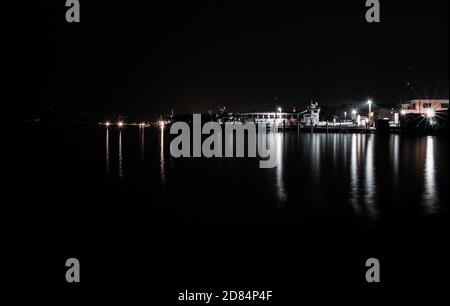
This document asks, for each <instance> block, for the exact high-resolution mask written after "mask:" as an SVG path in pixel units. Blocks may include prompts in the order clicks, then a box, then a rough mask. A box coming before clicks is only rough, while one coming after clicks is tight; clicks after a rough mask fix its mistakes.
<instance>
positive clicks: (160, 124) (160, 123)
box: [158, 120, 166, 127]
mask: <svg viewBox="0 0 450 306" xmlns="http://www.w3.org/2000/svg"><path fill="white" fill-rule="evenodd" d="M158 124H159V126H160V127H164V125H165V124H166V123H165V122H164V120H159V121H158Z"/></svg>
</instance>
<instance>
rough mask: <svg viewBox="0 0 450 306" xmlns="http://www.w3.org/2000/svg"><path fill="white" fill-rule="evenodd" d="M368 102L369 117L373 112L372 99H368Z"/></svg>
mask: <svg viewBox="0 0 450 306" xmlns="http://www.w3.org/2000/svg"><path fill="white" fill-rule="evenodd" d="M367 104H369V117H370V114H371V113H372V100H367Z"/></svg>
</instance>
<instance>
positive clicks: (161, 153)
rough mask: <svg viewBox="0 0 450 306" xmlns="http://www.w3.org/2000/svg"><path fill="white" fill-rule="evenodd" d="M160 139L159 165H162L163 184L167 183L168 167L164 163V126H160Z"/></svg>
mask: <svg viewBox="0 0 450 306" xmlns="http://www.w3.org/2000/svg"><path fill="white" fill-rule="evenodd" d="M159 129H160V132H159V134H160V139H159V146H160V150H159V165H160V170H159V172H160V176H161V183H163V184H165V183H166V166H165V162H164V125H161V126H160V128H159Z"/></svg>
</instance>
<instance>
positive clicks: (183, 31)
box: [2, 1, 448, 303]
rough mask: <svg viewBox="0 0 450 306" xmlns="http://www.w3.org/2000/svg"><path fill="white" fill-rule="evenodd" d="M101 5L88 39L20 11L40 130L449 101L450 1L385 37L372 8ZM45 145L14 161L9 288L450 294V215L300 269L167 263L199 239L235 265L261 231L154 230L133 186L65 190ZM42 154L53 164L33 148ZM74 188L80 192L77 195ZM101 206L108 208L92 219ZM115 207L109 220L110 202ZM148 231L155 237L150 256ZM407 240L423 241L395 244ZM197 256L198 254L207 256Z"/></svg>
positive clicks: (348, 246)
mask: <svg viewBox="0 0 450 306" xmlns="http://www.w3.org/2000/svg"><path fill="white" fill-rule="evenodd" d="M92 2H93V1H90V2H88V1H81V23H79V24H75V23H73V24H69V23H67V22H66V21H65V10H66V8H65V7H64V1H60V3H59V4H58V3H56V2H48V3H47V2H46V3H41V4H36V3H34V4H33V5H30V6H27V5H23V7H21V8H20V9H17V10H14V19H13V20H11V21H8V23H9V24H8V28H6V30H7V32H8V35H10V36H11V38H12V39H13V40H12V46H13V48H12V50H13V53H15V54H14V57H11V58H10V59H9V60H10V64H13V66H14V68H15V69H14V72H13V73H12V74H11V75H10V78H11V79H13V81H14V82H15V83H16V85H18V89H17V90H15V91H14V94H13V95H12V97H11V98H10V99H11V100H10V102H9V103H8V104H9V105H10V106H13V109H14V110H13V112H14V113H13V117H15V118H19V119H24V118H33V117H36V116H39V114H40V113H42V112H45V111H46V110H47V109H49V108H52V109H58V110H69V111H77V112H88V113H108V114H111V113H112V114H118V113H120V114H124V115H130V116H137V117H139V116H143V117H144V116H147V117H151V116H157V115H159V114H160V113H162V112H168V111H170V109H172V108H173V109H175V111H176V112H178V113H182V112H194V111H197V112H205V111H207V110H208V109H215V107H216V106H217V105H226V106H228V107H229V108H231V109H236V110H246V109H251V108H254V107H262V106H264V105H271V104H272V103H273V98H274V97H275V96H277V97H279V99H280V101H281V103H282V104H284V105H298V104H305V103H306V102H308V101H309V100H311V99H316V100H319V102H320V103H321V104H324V105H338V104H340V103H347V102H348V101H363V100H365V99H366V98H368V97H373V98H374V99H376V100H377V101H380V102H381V101H383V102H398V101H399V100H402V99H405V98H408V97H411V96H414V95H415V93H414V92H412V91H411V88H408V87H407V86H405V84H406V82H412V83H413V84H414V86H415V88H416V90H417V91H418V92H420V94H421V95H425V94H426V95H428V96H430V97H448V1H420V2H412V1H381V21H382V22H381V23H380V24H368V23H366V22H365V19H364V16H365V10H366V8H365V6H364V1H314V2H310V3H306V4H305V3H304V2H303V1H296V2H291V3H284V2H279V1H277V2H271V3H262V2H252V3H250V2H245V3H243V2H242V1H241V2H238V3H232V2H229V1H226V2H225V1H224V2H214V3H213V2H207V3H197V2H196V3H190V2H184V3H176V2H164V3H153V2H151V3H146V4H145V5H144V4H143V3H142V2H129V1H127V2H125V1H122V2H120V3H119V2H117V3H116V2H106V1H104V2H98V1H96V2H95V4H94V3H92ZM5 95H6V94H5ZM28 132H29V131H28ZM33 133H36V134H33ZM33 133H32V135H31V136H30V135H28V137H25V138H16V139H15V142H14V145H11V146H10V147H9V148H13V149H12V150H10V151H13V153H15V152H16V150H17V152H19V153H18V154H14V155H15V156H14V157H12V159H11V162H12V163H11V165H17V164H20V166H17V167H14V169H13V170H12V172H11V173H10V172H7V175H6V176H7V178H8V179H7V180H8V182H7V183H6V185H5V187H6V189H7V190H8V191H6V193H5V200H6V202H7V203H9V205H8V206H5V210H4V214H2V218H4V220H5V222H3V225H4V226H5V229H4V230H3V234H4V236H5V240H4V247H2V248H4V250H6V252H3V256H4V259H3V258H2V276H3V279H4V280H5V283H6V284H7V285H13V286H23V285H25V286H29V287H34V286H38V287H47V286H49V287H52V286H56V287H58V288H61V289H62V288H64V289H67V290H68V292H73V291H71V290H73V289H74V288H73V287H75V288H78V289H82V288H89V290H92V291H95V292H97V293H101V294H103V293H105V294H108V295H109V296H114V295H122V294H125V292H131V294H129V293H126V294H125V295H127V296H128V297H129V298H134V297H135V296H143V297H144V298H146V299H148V300H150V301H155V300H157V299H161V300H162V301H166V302H168V303H169V302H170V301H172V300H173V298H174V297H175V296H176V292H177V290H183V289H190V288H191V289H192V290H197V291H200V290H201V289H202V288H213V289H217V290H220V289H246V288H248V289H255V288H256V289H267V290H273V291H274V292H275V295H276V296H277V299H278V301H280V300H285V301H287V300H291V299H293V300H295V301H296V303H300V302H302V300H303V298H306V297H313V298H314V299H317V300H323V299H329V298H331V299H333V298H344V299H347V298H357V296H358V294H357V293H361V292H362V293H365V294H367V295H366V297H370V298H371V297H375V296H384V293H387V294H391V293H394V294H397V296H398V297H400V298H404V297H409V298H411V297H413V298H414V297H415V296H416V294H417V295H418V294H425V295H438V294H439V293H442V288H441V286H445V284H446V282H447V281H446V280H447V279H448V277H447V276H448V272H447V271H448V265H447V263H446V260H447V259H448V251H446V250H445V249H446V248H445V246H444V244H445V242H444V241H443V237H446V235H444V232H446V231H447V230H448V226H447V220H446V219H445V220H444V218H446V215H444V217H438V218H437V220H435V219H430V220H425V221H423V222H422V221H421V224H420V225H418V226H415V227H414V226H410V227H407V230H408V231H409V232H408V233H403V232H402V229H398V228H397V227H396V225H395V224H388V225H386V226H384V227H383V231H382V232H379V231H377V230H376V229H372V228H369V229H366V230H362V231H361V233H359V234H356V235H355V236H353V238H352V239H350V240H349V241H348V242H343V241H342V240H340V241H339V243H337V242H336V243H334V242H333V241H332V240H326V241H320V240H316V241H313V242H309V243H307V246H308V250H313V251H310V252H309V251H308V252H306V253H303V252H302V253H301V254H302V255H301V256H298V255H299V251H298V250H297V251H296V252H293V253H292V254H290V253H289V252H286V253H278V252H277V251H276V248H275V249H270V250H269V251H267V253H266V254H265V255H264V256H261V257H259V259H255V258H254V257H253V256H251V255H245V256H239V255H230V254H223V258H224V260H218V261H217V262H219V263H217V262H216V261H214V260H211V261H209V260H208V259H207V256H204V257H198V258H193V259H192V261H190V260H189V259H185V261H186V262H190V264H187V265H186V264H183V263H180V264H177V263H174V262H172V261H171V260H170V258H167V257H165V256H166V255H165V254H167V253H171V254H173V256H174V257H177V256H176V255H177V254H178V252H179V249H180V248H179V246H177V245H173V244H169V245H167V244H168V242H167V241H172V242H171V243H173V240H170V239H169V238H170V237H177V239H178V240H179V241H180V242H179V243H180V245H181V246H182V247H183V248H189V239H191V238H192V237H207V238H208V239H212V240H213V241H215V242H214V243H213V244H214V245H221V244H222V243H231V244H233V243H235V245H234V246H233V247H230V250H236V249H239V247H245V245H246V241H247V240H246V238H247V237H246V236H245V235H244V234H242V232H244V233H251V232H252V230H254V229H248V228H246V227H245V226H246V225H242V224H240V225H239V224H238V225H236V227H234V228H232V229H229V228H228V227H223V226H221V225H220V224H214V223H210V224H208V220H207V217H208V216H207V215H200V216H197V217H196V218H197V219H196V218H194V221H199V220H202V223H199V224H198V225H195V226H193V227H192V228H189V229H186V228H184V227H183V226H180V227H179V228H169V229H167V228H165V227H164V224H165V223H164V222H165V221H167V219H170V218H171V216H170V215H169V213H167V212H165V211H164V209H162V208H161V210H158V209H159V208H158V207H157V208H152V209H156V210H157V211H158V213H160V214H162V215H164V214H165V213H167V214H168V215H165V218H162V219H161V220H153V221H155V222H154V223H153V224H151V225H148V222H147V220H146V219H145V217H144V215H145V213H146V212H148V211H147V209H146V208H144V207H139V208H133V209H132V208H130V209H126V210H122V209H121V208H120V207H121V203H124V202H133V201H141V200H142V198H140V196H141V195H140V194H135V193H133V192H132V191H134V189H135V187H133V186H127V187H126V188H124V189H119V190H117V191H115V192H114V193H113V194H109V195H108V194H105V192H106V191H111V190H110V189H109V188H107V187H105V186H99V185H96V184H97V182H95V181H92V182H91V181H89V178H87V179H86V177H85V176H82V177H81V176H74V177H70V178H67V177H66V178H65V181H60V178H61V177H59V176H57V175H55V173H60V172H59V171H61V169H63V168H61V167H64V165H65V163H64V158H63V157H58V155H57V154H56V153H55V152H57V151H55V150H57V149H58V141H59V140H58V139H61V138H62V137H65V135H66V134H65V133H64V131H54V130H45V129H44V130H39V131H35V132H33ZM19 134H20V132H19ZM33 135H34V136H36V137H33ZM19 136H20V135H19ZM38 136H40V137H38ZM39 147H47V148H48V149H46V150H44V152H41V151H38V150H36V149H33V148H39ZM73 154H76V152H75V153H73ZM30 156H33V157H32V158H30ZM24 160H26V162H23V161H24ZM84 162H86V161H84ZM89 162H90V161H88V162H87V164H89ZM11 165H10V166H11ZM83 165H84V166H83V167H86V163H83ZM77 166H80V167H81V165H77V164H76V163H75V164H72V165H70V167H71V168H73V169H76V168H77ZM30 169H32V170H31V171H30ZM29 172H32V173H33V175H31V176H30V175H28V174H27V173H29ZM24 175H25V176H24ZM81 179H83V180H84V181H83V183H79V181H80V180H81ZM67 180H68V181H69V182H72V183H75V184H74V185H72V186H76V187H77V188H79V189H78V190H73V189H70V188H69V189H70V190H67V188H68V187H67ZM76 182H78V183H76ZM241 195H242V196H245V195H244V194H241ZM105 198H106V200H105ZM175 198H176V200H177V201H178V202H177V203H179V201H185V202H186V203H187V202H189V201H192V200H193V199H192V197H191V196H186V197H184V198H183V197H182V196H181V195H178V196H176V197H175ZM153 200H154V201H163V200H164V199H160V198H158V196H157V195H156V196H155V198H154V199H153ZM98 201H100V202H101V203H103V204H101V205H99V206H94V205H91V204H92V203H98ZM111 202H112V203H113V205H112V207H113V209H108V208H107V207H108V206H109V204H108V205H107V204H105V203H110V204H111ZM201 203H207V201H206V200H204V202H203V201H201ZM136 209H137V210H136ZM246 213H248V212H246ZM177 218H179V219H180V220H179V221H180V224H183V223H182V221H184V219H183V217H182V216H177V217H175V220H171V223H170V224H176V221H177ZM204 223H207V224H208V226H205V225H204ZM142 224H145V225H142ZM193 224H195V222H193ZM211 228H212V229H211ZM344 228H345V227H344ZM257 229H259V230H261V231H262V232H259V233H258V237H259V238H258V239H259V240H258V241H257V242H258V243H260V244H263V243H264V238H263V237H267V238H268V239H269V240H270V239H271V233H270V229H272V228H266V227H264V226H260V227H257ZM391 229H395V233H396V234H395V235H394V237H391V232H390V230H391ZM411 230H413V232H411ZM149 231H150V232H153V233H157V234H158V235H156V238H155V239H156V240H154V241H153V242H151V243H149V242H147V240H146V239H147V235H146V233H148V232H149ZM264 231H267V232H264ZM323 231H324V232H328V231H332V229H330V228H323ZM427 233H433V235H431V236H433V237H434V238H433V239H429V235H427ZM436 233H441V234H440V235H435V234H436ZM402 234H405V236H406V234H408V235H407V236H408V237H414V238H405V239H404V240H402V241H403V242H402V243H401V244H398V241H399V240H398V239H403V238H402V237H403V236H402ZM414 234H416V235H414ZM319 236H321V235H319V234H317V237H319ZM230 237H234V238H235V240H234V241H231V242H230V241H228V239H229V238H230ZM250 239H251V238H250ZM416 239H417V241H419V242H417V244H416ZM155 246H157V248H156V247H155ZM197 248H198V249H197V252H195V253H196V254H203V253H202V252H203V251H204V250H203V249H202V248H201V247H199V246H197ZM218 249H220V250H221V247H220V248H219V247H218ZM74 250H78V251H77V252H78V253H77V254H74ZM159 250H164V251H161V252H159ZM343 250H345V251H343ZM374 250H379V252H380V253H379V254H374ZM428 250H431V252H428ZM75 253H76V252H75ZM110 254H111V255H110ZM163 254H164V255H163ZM387 254H389V256H387ZM396 254H397V255H396ZM408 254H415V256H412V257H409V256H408ZM416 255H417V256H416ZM3 256H2V257H3ZM68 256H73V257H77V258H80V260H81V261H82V262H83V264H82V265H83V267H82V269H83V272H82V273H83V276H82V277H83V283H82V284H81V286H80V285H76V284H75V285H73V284H67V283H65V281H64V279H63V276H64V273H65V267H64V261H65V259H66V258H67V257H68ZM233 256H235V257H233ZM372 256H373V257H377V256H379V257H380V260H382V261H383V268H382V269H383V271H389V273H388V272H384V274H383V276H382V277H383V283H381V284H367V283H366V282H365V281H364V278H363V277H364V271H365V267H364V262H365V259H366V258H367V257H372ZM383 256H384V257H383ZM225 259H226V260H225ZM83 260H84V261H83ZM273 261H276V262H277V264H276V265H273V264H271V262H273ZM224 262H228V264H224ZM36 263H38V264H36ZM99 263H103V264H101V265H100V264H99ZM158 263H164V264H160V265H159V264H158ZM399 263H402V264H401V265H399ZM30 270H31V276H30V274H29V273H30ZM386 275H389V276H386ZM416 289H418V290H416ZM426 289H431V291H428V290H426ZM386 296H387V295H386ZM362 301H364V300H361V302H362Z"/></svg>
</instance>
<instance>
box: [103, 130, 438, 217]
mask: <svg viewBox="0 0 450 306" xmlns="http://www.w3.org/2000/svg"><path fill="white" fill-rule="evenodd" d="M111 132H114V133H111ZM167 132H168V131H167V129H164V127H160V128H158V130H155V131H150V134H149V136H150V137H149V139H147V140H146V139H145V137H144V129H140V131H139V137H138V144H137V145H138V146H136V148H137V147H139V154H140V157H141V158H140V160H141V164H142V165H141V166H142V167H144V163H143V161H144V156H146V155H147V156H146V163H147V161H148V162H149V163H151V162H152V160H154V162H156V163H158V167H159V175H158V176H159V180H160V183H161V184H163V185H168V181H167V176H170V175H171V173H172V172H173V169H172V166H171V167H170V171H168V170H167V169H166V159H165V152H168V151H166V150H168V145H169V144H168V141H166V139H165V137H166V136H165V135H166V133H167ZM124 133H128V131H125V130H123V131H122V130H119V131H117V132H116V131H109V130H108V129H106V133H105V137H104V139H105V155H104V156H105V164H106V175H107V176H110V175H111V174H112V171H111V158H112V157H113V158H117V165H118V168H117V176H118V178H119V179H120V180H121V179H125V178H124V159H123V146H124V143H123V134H124ZM154 135H158V138H157V143H158V144H159V146H158V147H157V148H158V151H156V152H155V150H154V148H156V147H155V146H152V145H150V146H148V148H149V149H147V151H144V145H145V141H148V140H150V139H153V140H154V139H155V138H154ZM152 137H153V138H152ZM114 138H115V140H114ZM132 138H133V137H132ZM135 139H136V138H135ZM378 140H380V141H378ZM422 140H425V141H426V146H421V145H420V144H421V143H423V141H422ZM116 141H117V143H118V155H117V156H116V157H114V156H111V149H110V147H111V143H113V144H115V143H116ZM130 142H131V140H130ZM260 142H261V143H262V144H263V145H265V144H266V143H267V145H268V146H271V145H272V144H275V149H276V150H275V151H276V161H277V167H276V168H275V169H257V170H256V173H258V175H259V174H261V175H265V173H267V174H269V176H268V178H269V183H270V181H271V186H273V188H263V189H264V190H262V191H261V192H263V193H264V192H267V193H268V192H269V190H273V191H272V193H273V197H274V198H275V199H276V201H277V203H289V202H295V203H296V205H302V203H303V202H302V200H301V198H302V193H307V194H311V195H313V196H311V197H310V199H312V202H313V203H314V201H316V202H318V203H319V202H321V201H323V200H324V199H325V200H326V199H328V198H330V197H331V198H332V196H330V195H329V193H333V192H334V193H335V192H336V191H338V192H341V194H343V195H344V194H345V195H346V196H345V198H343V197H341V198H340V199H337V200H336V201H341V202H342V201H344V202H346V203H347V205H349V207H350V208H351V209H352V211H353V213H354V214H355V215H358V216H365V217H368V218H370V219H377V218H379V217H380V216H381V215H382V212H381V211H380V208H379V207H378V206H379V205H380V201H382V200H381V198H383V199H388V201H391V202H392V203H394V202H395V201H403V199H405V197H408V195H409V193H410V192H417V193H418V194H420V196H419V197H417V201H416V202H417V203H418V204H419V205H422V207H423V208H424V210H425V211H426V212H427V213H428V214H430V213H435V212H437V211H439V206H440V202H439V200H440V198H439V192H438V191H439V190H438V188H439V186H438V183H437V179H436V176H437V173H438V171H437V169H436V167H437V165H436V160H435V158H436V156H435V155H436V154H435V153H436V144H437V143H438V142H437V140H436V138H435V137H434V136H429V137H427V138H423V139H419V138H417V139H414V140H405V138H402V135H390V136H388V138H379V137H378V135H371V134H369V135H366V134H310V133H307V134H300V135H298V134H295V133H281V132H280V133H275V135H269V134H265V135H263V136H261V135H258V143H260ZM274 142H275V143H274ZM127 145H129V143H127ZM376 148H378V149H376ZM152 152H155V153H156V154H158V156H159V160H158V158H154V157H152V158H149V154H152ZM377 152H381V155H383V152H386V155H385V156H380V154H378V156H377ZM405 152H407V153H409V154H410V155H412V160H404V159H402V155H401V154H402V153H403V154H405ZM136 156H139V155H136ZM152 156H154V155H152ZM136 160H137V161H138V160H139V159H136ZM228 160H229V161H230V163H229V164H228V165H229V167H234V165H237V164H235V163H234V162H233V161H234V160H235V159H228ZM240 160H242V159H240ZM253 160H254V159H253ZM416 160H419V161H420V163H421V164H417V162H414V161H416ZM128 163H129V160H128V159H127V165H125V166H126V167H128ZM257 165H258V164H257V163H255V167H257ZM238 168H239V166H236V168H233V169H235V170H234V171H235V172H236V173H239V171H240V169H238ZM214 169H216V170H214V171H216V173H214V175H217V177H219V178H220V176H221V174H222V170H217V169H220V167H219V168H214ZM416 169H417V170H416ZM147 171H150V170H147ZM300 171H301V172H300ZM410 172H411V173H412V176H410V177H408V176H409V173H410ZM127 173H128V172H127ZM293 173H294V174H293ZM405 173H407V174H406V175H405ZM155 174H156V173H155ZM127 175H128V174H127ZM242 175H246V173H243V174H242ZM288 176H289V178H290V181H289V180H288ZM292 177H294V180H295V182H293V181H292ZM405 177H408V181H405V179H404V178H405ZM297 178H298V181H297ZM131 179H132V178H131ZM249 179H254V178H249ZM335 183H338V184H339V186H341V187H342V189H340V190H337V189H336V188H338V187H337V186H333V185H332V184H335ZM380 184H381V185H380ZM411 184H412V185H411ZM169 185H170V184H169ZM292 186H297V187H292ZM380 186H382V187H383V188H381V189H382V190H383V192H384V194H383V195H380V194H379V192H380V191H379V190H380V188H379V187H380ZM265 187H267V186H265ZM341 187H340V188H341ZM386 190H388V192H387V193H386ZM420 190H423V192H422V193H420ZM397 191H398V192H399V194H397ZM389 193H391V194H389ZM400 193H401V195H400ZM393 195H395V197H394V196H393ZM394 198H395V199H394ZM411 198H412V199H413V201H414V199H415V198H414V196H410V199H411ZM332 201H333V198H332ZM405 201H406V200H405ZM419 202H420V203H419ZM412 206H414V205H413V204H412Z"/></svg>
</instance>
